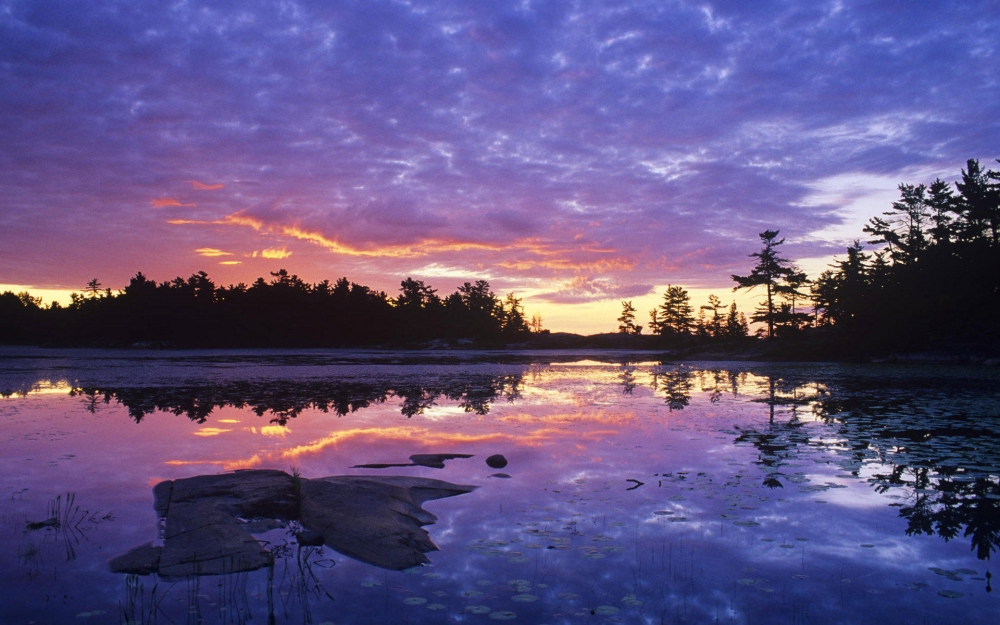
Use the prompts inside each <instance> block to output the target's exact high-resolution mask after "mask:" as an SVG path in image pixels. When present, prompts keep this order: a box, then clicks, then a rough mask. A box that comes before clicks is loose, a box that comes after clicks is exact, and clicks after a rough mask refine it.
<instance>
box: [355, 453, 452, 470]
mask: <svg viewBox="0 0 1000 625" xmlns="http://www.w3.org/2000/svg"><path fill="white" fill-rule="evenodd" d="M471 457H472V454H413V455H412V456H410V461H409V462H405V463H375V464H356V465H354V466H352V467H351V468H352V469H389V468H392V467H428V468H430V469H443V468H444V463H445V461H447V460H454V459H455V458H471Z"/></svg>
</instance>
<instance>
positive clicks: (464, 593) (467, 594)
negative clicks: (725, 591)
mask: <svg viewBox="0 0 1000 625" xmlns="http://www.w3.org/2000/svg"><path fill="white" fill-rule="evenodd" d="M462 596H463V597H482V596H483V593H481V592H480V591H478V590H463V591H462Z"/></svg>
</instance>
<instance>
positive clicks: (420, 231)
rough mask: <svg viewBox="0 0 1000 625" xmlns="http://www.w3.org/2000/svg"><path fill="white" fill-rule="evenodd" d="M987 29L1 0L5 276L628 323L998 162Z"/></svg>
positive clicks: (592, 13)
mask: <svg viewBox="0 0 1000 625" xmlns="http://www.w3.org/2000/svg"><path fill="white" fill-rule="evenodd" d="M998 46H1000V6H998V5H997V3H996V2H995V0H990V1H975V0H961V1H954V2H935V1H926V2H920V3H915V2H902V1H900V2H888V1H887V2H872V1H869V2H851V1H846V0H844V1H835V2H826V1H822V0H817V1H810V2H801V1H794V0H790V1H787V2H769V1H766V0H762V1H759V2H758V1H755V2H745V1H739V2H737V1H728V0H725V1H707V2H686V1H670V0H653V1H649V2H641V1H604V0H585V1H584V0H580V1H575V2H574V1H550V2H541V1H530V0H519V1H506V0H495V1H490V2H469V1H468V0H452V1H416V0H414V1H409V2H408V1H403V0H396V1H383V0H357V1H352V0H318V1H315V2H313V1H298V2H296V1H291V0H288V1H275V0H267V1H256V0H240V1H238V2H237V1H233V2H199V1H193V0H191V1H180V2H136V1H135V0H122V1H109V0H81V1H63V0H36V1H23V0H0V290H5V289H6V288H13V289H15V290H16V289H29V290H30V291H31V292H33V293H36V294H39V295H42V296H43V297H45V298H46V300H48V299H51V298H59V297H65V295H66V293H67V292H68V291H70V290H76V291H81V290H83V289H84V288H85V285H86V283H87V281H88V280H90V279H92V278H95V277H96V278H98V279H99V280H100V282H101V283H102V284H103V285H104V286H106V287H110V288H113V289H119V288H122V287H124V286H125V285H126V284H127V283H128V280H129V278H130V277H131V276H133V275H134V274H135V273H136V272H138V271H142V272H143V273H144V274H145V275H146V276H148V277H150V278H152V279H155V280H158V281H163V280H169V279H172V278H173V277H175V276H183V277H186V276H188V275H190V274H191V273H194V272H196V271H200V270H204V271H207V272H208V273H209V275H210V277H212V279H213V280H214V281H215V282H216V283H217V284H231V283H238V282H246V283H249V282H252V281H253V280H254V279H256V278H257V277H258V276H262V275H263V276H267V274H268V272H273V271H277V270H278V269H279V268H285V269H287V270H288V271H289V272H291V273H295V274H297V275H299V276H300V277H302V278H303V279H305V280H307V281H309V282H318V281H321V280H324V279H329V280H331V281H333V280H336V279H337V278H339V277H341V276H346V277H348V278H349V279H350V280H352V281H354V282H358V283H361V284H366V285H368V286H371V287H373V288H376V289H378V290H384V291H386V292H387V293H388V294H389V295H395V294H397V293H398V290H399V283H400V281H401V280H403V279H404V278H406V277H410V276H411V277H413V278H415V279H420V280H424V281H425V282H426V283H428V284H430V285H431V286H433V287H435V288H437V289H438V290H439V292H440V293H441V294H442V295H444V294H448V293H451V292H453V291H454V290H455V289H456V287H457V286H458V285H460V284H462V283H463V282H466V281H475V280H477V279H485V280H488V281H489V283H490V285H491V287H492V288H493V290H494V291H495V292H497V293H498V294H500V295H503V294H505V293H508V292H514V293H515V294H516V295H517V296H519V297H522V298H523V301H524V304H525V308H526V311H527V313H528V315H529V316H531V315H532V314H533V313H535V312H538V313H540V314H541V315H542V317H543V324H544V325H545V327H547V328H550V329H552V330H565V331H576V332H585V333H589V332H600V331H613V330H614V329H615V326H616V323H615V321H614V319H615V317H616V316H617V315H618V314H619V313H620V310H621V304H620V302H621V300H624V299H628V300H634V301H635V302H636V307H637V308H638V309H639V310H640V311H644V310H648V309H649V308H652V307H653V306H654V305H655V304H656V303H657V302H658V301H659V299H660V297H661V295H662V292H663V290H664V289H665V287H666V285H667V284H675V285H676V284H679V285H682V286H685V287H686V288H688V289H689V290H690V291H691V293H692V294H693V295H694V299H695V302H696V303H698V302H699V301H701V300H702V299H703V298H704V297H705V296H706V295H707V293H709V292H713V293H716V294H718V295H719V296H720V298H721V299H722V300H723V301H724V302H728V301H729V300H731V299H732V298H733V297H734V295H733V293H732V286H733V284H734V283H733V281H732V280H731V279H730V275H731V274H733V273H747V272H748V271H749V269H750V267H751V266H752V260H751V259H749V258H748V257H747V255H748V254H749V253H751V252H753V251H755V250H757V249H758V248H759V247H760V240H759V238H758V233H760V232H762V231H763V230H765V229H778V230H780V233H781V236H782V237H784V238H785V244H784V245H783V246H782V248H781V249H782V251H783V253H784V256H785V257H787V258H789V259H792V260H794V261H796V262H797V263H798V264H799V266H801V267H802V268H803V269H805V270H806V271H807V273H809V274H810V275H811V276H812V277H815V276H816V275H817V274H818V273H819V271H821V270H822V269H823V268H825V266H826V264H827V263H829V262H830V259H831V257H832V256H833V255H835V254H838V253H841V252H843V250H844V248H845V247H846V245H848V244H850V242H851V241H853V240H854V239H857V238H861V239H864V234H863V233H862V232H861V227H862V226H863V225H864V223H865V222H866V221H867V219H868V218H869V217H871V216H873V215H877V214H878V213H880V212H881V211H883V210H887V209H888V208H889V203H890V202H891V201H892V200H893V199H895V198H896V197H898V192H897V191H896V186H897V185H898V184H899V183H901V182H907V183H919V182H928V183H929V182H931V181H933V180H934V179H935V178H936V177H939V176H940V177H941V178H943V179H945V180H949V181H954V180H955V179H957V178H958V177H959V176H960V170H961V168H962V167H963V166H964V164H965V162H966V160H967V159H970V158H977V159H980V160H981V161H982V162H983V163H984V164H985V165H995V162H994V159H996V158H997V157H1000V115H998V111H1000V72H998V68H1000V58H998ZM741 301H744V302H745V301H746V300H741ZM741 305H742V304H741ZM747 305H751V304H747ZM643 317H644V315H643ZM640 321H641V319H640Z"/></svg>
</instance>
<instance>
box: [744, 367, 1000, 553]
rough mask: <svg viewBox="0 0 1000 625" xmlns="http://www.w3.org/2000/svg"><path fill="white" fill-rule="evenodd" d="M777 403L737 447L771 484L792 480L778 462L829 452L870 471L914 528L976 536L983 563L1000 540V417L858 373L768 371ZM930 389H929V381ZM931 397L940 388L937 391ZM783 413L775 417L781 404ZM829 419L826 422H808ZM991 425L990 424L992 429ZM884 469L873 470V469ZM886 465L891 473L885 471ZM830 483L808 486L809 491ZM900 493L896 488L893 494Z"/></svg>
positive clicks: (770, 397)
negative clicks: (831, 377) (751, 452)
mask: <svg viewBox="0 0 1000 625" xmlns="http://www.w3.org/2000/svg"><path fill="white" fill-rule="evenodd" d="M764 380H765V382H766V387H767V395H766V396H765V397H762V398H759V399H756V400H755V401H760V402H764V403H766V404H767V405H768V407H769V420H768V423H767V425H766V427H764V428H760V427H750V428H744V429H740V428H739V426H737V427H736V429H737V430H738V434H737V436H736V437H735V439H734V442H735V443H736V444H750V445H752V446H753V447H754V448H755V449H756V450H757V451H758V459H757V464H758V465H759V466H761V467H762V469H764V471H765V472H766V473H767V478H766V479H765V480H764V485H765V486H768V487H771V488H777V487H783V486H784V484H782V482H781V480H782V479H785V480H787V479H789V478H790V477H791V478H792V479H794V476H789V475H787V474H786V473H783V472H781V471H780V469H781V468H782V467H784V466H786V465H788V464H790V463H792V462H794V461H796V460H797V459H798V456H799V454H800V453H809V454H812V453H814V452H815V451H816V450H823V451H825V452H828V453H829V454H831V456H833V457H835V458H836V460H835V461H836V463H837V464H838V465H839V466H840V468H841V469H842V470H843V471H845V472H848V473H850V474H851V475H852V476H854V477H865V478H866V479H867V480H868V482H869V483H871V484H872V485H873V486H874V487H875V489H876V490H877V491H878V492H880V493H886V494H892V495H893V497H896V498H899V499H902V500H903V503H891V504H889V505H890V506H893V507H898V508H899V515H900V517H902V518H905V519H906V520H907V523H908V527H907V530H906V532H907V534H908V535H917V534H928V535H933V534H937V535H938V536H940V537H942V538H944V539H945V540H951V539H953V538H956V537H958V536H959V535H962V536H965V537H968V538H969V539H970V542H971V545H972V549H973V550H974V551H975V552H976V555H977V557H978V558H979V559H980V560H988V559H990V557H991V556H992V554H994V553H995V552H996V550H997V548H998V546H1000V475H998V474H1000V418H998V417H997V416H996V415H990V414H989V413H988V412H986V413H984V412H979V410H981V408H977V409H976V413H973V414H970V413H968V412H964V411H963V410H962V406H961V405H959V404H958V403H956V402H954V401H944V402H940V403H932V402H927V400H926V395H927V393H926V392H923V393H916V392H915V391H916V390H917V388H916V387H915V386H914V385H913V384H905V385H903V388H898V387H897V388H891V387H886V386H884V385H882V384H879V383H877V382H873V381H872V380H870V379H865V378H851V379H848V380H842V381H833V382H830V383H827V384H820V383H817V382H815V381H812V380H803V379H795V378H792V379H786V378H782V377H777V376H764ZM922 390H925V391H926V389H925V388H923V389H922ZM932 394H933V390H932ZM777 408H784V410H782V411H779V418H778V419H776V418H775V410H776V409H777ZM816 422H822V423H823V424H825V425H826V426H828V427H825V428H820V429H817V428H813V427H809V426H810V425H811V424H814V423H816ZM987 426H988V427H987ZM868 466H871V467H877V469H876V470H875V472H872V471H869V470H867V469H866V467H868ZM886 469H887V470H886ZM830 487H831V486H829V485H810V486H806V485H802V486H800V488H801V489H803V490H806V491H811V492H821V491H824V490H828V489H829V488H830ZM897 491H898V494H895V493H896V492H897Z"/></svg>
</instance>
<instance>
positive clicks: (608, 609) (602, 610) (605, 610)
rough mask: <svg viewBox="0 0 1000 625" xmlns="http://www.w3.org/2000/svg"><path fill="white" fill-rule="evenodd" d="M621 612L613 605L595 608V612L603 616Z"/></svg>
mask: <svg viewBox="0 0 1000 625" xmlns="http://www.w3.org/2000/svg"><path fill="white" fill-rule="evenodd" d="M619 612H621V610H619V609H618V608H616V607H615V606H613V605H602V606H598V607H596V608H594V614H600V615H602V616H612V615H614V614H618V613H619Z"/></svg>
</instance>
